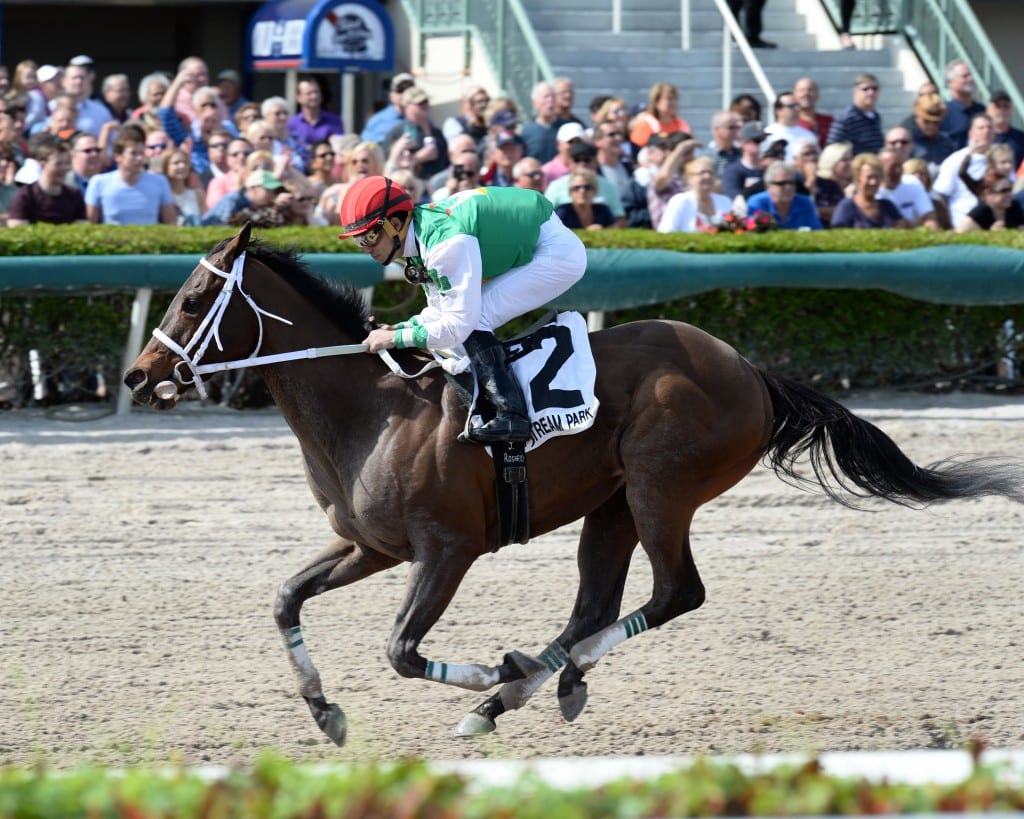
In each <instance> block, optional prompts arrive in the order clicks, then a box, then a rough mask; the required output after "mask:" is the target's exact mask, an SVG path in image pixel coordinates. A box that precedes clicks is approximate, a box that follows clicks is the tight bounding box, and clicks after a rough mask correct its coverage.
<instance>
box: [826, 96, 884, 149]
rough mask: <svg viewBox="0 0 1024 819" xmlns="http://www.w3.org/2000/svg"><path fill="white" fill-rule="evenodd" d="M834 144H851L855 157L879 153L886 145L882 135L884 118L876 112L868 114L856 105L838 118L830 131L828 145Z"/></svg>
mask: <svg viewBox="0 0 1024 819" xmlns="http://www.w3.org/2000/svg"><path fill="white" fill-rule="evenodd" d="M833 142H849V143H850V144H852V145H853V155H854V156H856V155H857V154H863V153H877V152H878V151H880V150H881V149H882V146H883V145H885V137H884V136H883V135H882V118H881V117H880V116H878V114H877V113H876V112H872V113H870V114H869V113H867V112H865V111H862V110H861V109H860V108H858V107H857V106H856V105H851V106H849V107H848V108H847V109H846V110H845V111H843V113H841V114H840V115H839V116H838V117H836V119H835V122H833V123H832V127H831V128H829V129H828V140H827V144H829V145H831V144H832V143H833Z"/></svg>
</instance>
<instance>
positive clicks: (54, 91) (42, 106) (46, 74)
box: [25, 65, 63, 133]
mask: <svg viewBox="0 0 1024 819" xmlns="http://www.w3.org/2000/svg"><path fill="white" fill-rule="evenodd" d="M62 73H63V72H62V70H61V69H60V68H57V66H55V65H41V66H39V68H37V69H36V79H37V80H38V81H39V85H37V86H36V87H35V88H33V89H32V90H31V91H29V92H28V102H27V104H26V106H25V131H26V133H31V132H32V128H33V126H35V125H37V124H39V123H41V122H46V119H47V117H49V116H50V100H52V99H54V98H55V97H56V96H57V95H58V94H59V93H60V92H61V88H60V81H61V74H62Z"/></svg>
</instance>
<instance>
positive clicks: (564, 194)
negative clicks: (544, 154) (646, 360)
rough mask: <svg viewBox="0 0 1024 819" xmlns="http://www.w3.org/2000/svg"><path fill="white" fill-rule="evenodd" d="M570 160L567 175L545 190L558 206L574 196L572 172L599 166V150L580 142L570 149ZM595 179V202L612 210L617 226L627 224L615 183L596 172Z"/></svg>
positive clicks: (552, 201) (593, 168)
mask: <svg viewBox="0 0 1024 819" xmlns="http://www.w3.org/2000/svg"><path fill="white" fill-rule="evenodd" d="M569 162H570V164H571V170H570V172H569V173H568V174H566V175H565V176H561V177H559V178H558V179H556V180H555V181H554V182H552V183H551V184H550V185H548V186H547V188H545V190H544V196H546V197H547V198H548V200H549V201H550V202H551V204H553V205H554V206H555V207H556V208H557V207H558V206H559V205H565V204H568V203H569V202H571V201H572V196H571V194H570V192H569V180H570V179H571V178H572V174H573V173H574V172H575V171H578V170H580V169H587V170H591V171H594V170H595V169H596V167H597V151H596V150H595V148H594V146H593V145H591V144H590V143H589V142H579V143H576V144H575V145H573V146H572V148H571V149H570V150H569ZM595 179H596V180H597V181H596V183H595V184H596V185H597V191H596V192H595V193H596V195H595V198H594V201H595V202H603V203H604V204H606V205H607V206H608V209H609V210H611V212H612V215H613V216H614V217H615V227H625V226H626V209H625V208H624V207H623V206H622V200H621V199H620V198H619V191H618V189H617V188H616V187H615V183H614V182H611V181H610V180H608V179H605V178H604V177H603V176H598V175H597V174H596V172H595Z"/></svg>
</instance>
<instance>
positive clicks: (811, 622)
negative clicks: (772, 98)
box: [0, 394, 1024, 766]
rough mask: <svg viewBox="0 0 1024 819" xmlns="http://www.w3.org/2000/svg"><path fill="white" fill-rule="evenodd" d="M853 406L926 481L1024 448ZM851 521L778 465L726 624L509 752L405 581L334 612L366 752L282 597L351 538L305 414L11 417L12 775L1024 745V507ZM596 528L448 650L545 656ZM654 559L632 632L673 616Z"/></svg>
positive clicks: (314, 646)
mask: <svg viewBox="0 0 1024 819" xmlns="http://www.w3.org/2000/svg"><path fill="white" fill-rule="evenodd" d="M849 404H850V405H851V406H852V407H853V408H854V409H856V410H857V411H858V412H860V413H861V414H863V415H865V416H866V417H869V418H871V419H872V420H874V421H875V422H876V423H878V424H879V425H880V426H881V427H882V428H883V429H885V430H886V431H887V432H889V433H890V434H891V435H892V436H893V437H894V438H895V439H896V440H897V441H898V442H899V443H900V445H901V446H903V447H904V449H905V450H906V451H907V452H908V453H909V454H910V455H911V456H912V457H914V458H915V460H917V461H918V462H919V463H920V462H931V461H934V460H937V459H939V458H943V457H946V456H949V455H953V454H957V453H977V454H1017V455H1021V454H1024V400H1021V399H1017V398H994V397H986V396H973V395H967V396H961V395H954V396H943V397H924V396H900V395H892V394H886V395H881V396H865V397H862V398H861V399H859V400H854V401H851V402H849ZM876 508H877V511H873V512H859V511H851V510H848V509H845V508H843V507H841V506H839V505H838V504H835V503H832V502H830V501H828V500H827V499H825V498H823V497H820V496H816V495H810V494H807V493H804V492H801V491H799V490H797V489H794V488H792V487H790V486H788V485H786V484H784V483H783V482H781V481H780V480H778V479H777V478H776V477H775V476H774V475H773V474H772V473H770V472H768V471H767V470H765V469H763V468H759V469H758V470H757V471H756V472H755V473H754V474H753V475H751V476H750V477H748V478H747V479H746V480H745V481H744V482H743V483H741V484H740V485H739V486H738V487H736V488H735V489H733V490H732V491H731V492H729V493H727V494H726V495H725V496H724V497H722V498H719V499H718V500H716V501H715V502H713V503H712V504H710V505H708V506H707V507H705V508H704V509H703V510H701V512H699V513H698V515H697V518H696V520H695V523H694V551H695V555H696V559H697V563H698V566H699V567H700V569H701V572H702V576H703V579H704V582H705V584H706V586H707V590H708V598H707V602H706V604H705V606H704V607H703V608H702V609H700V610H698V611H697V612H694V613H691V614H688V615H686V616H684V617H682V618H680V619H678V620H676V621H674V622H672V623H670V624H668V625H666V626H664V627H662V628H661V629H658V630H656V631H652V632H649V633H646V634H643V635H641V636H640V637H638V638H637V639H635V640H630V641H628V642H627V643H625V644H623V645H621V646H619V647H617V648H616V649H614V650H613V651H612V652H611V654H610V655H609V656H608V657H606V658H605V659H604V660H603V661H602V662H601V663H600V664H599V665H598V666H597V668H595V669H594V670H593V671H592V672H591V673H590V674H589V675H588V681H589V684H590V703H589V705H588V707H587V709H586V710H585V711H584V712H583V714H582V715H581V717H580V718H579V719H578V720H577V721H576V722H575V723H573V724H566V723H565V722H563V720H562V719H561V717H560V715H559V712H558V707H557V702H556V697H555V684H554V681H551V682H548V683H547V684H546V685H545V686H544V687H543V688H542V689H541V690H540V692H539V693H538V694H537V696H535V697H534V699H533V700H532V701H531V702H530V703H529V704H528V705H527V706H526V707H525V708H523V709H522V710H520V711H518V712H515V713H510V714H507V715H505V716H504V717H502V718H501V719H500V720H499V723H498V731H497V733H495V734H492V735H490V736H488V737H485V738H482V739H475V740H467V739H459V738H456V737H454V736H453V734H452V729H453V728H454V726H455V725H456V724H457V723H458V721H459V719H460V718H461V717H462V716H463V714H464V713H466V712H467V711H469V710H470V709H471V708H472V707H474V706H475V705H476V704H477V703H478V702H479V701H480V700H481V699H482V698H483V696H484V695H482V694H476V693H473V692H468V691H462V690H460V689H456V688H451V687H447V686H442V685H439V684H433V683H427V682H424V681H419V680H404V679H401V678H399V677H398V675H397V674H396V673H395V672H394V671H393V670H392V669H391V667H390V666H389V664H388V661H387V658H386V656H385V644H386V640H387V635H388V631H389V629H390V627H391V624H392V622H393V620H394V616H395V612H396V611H397V608H398V605H399V600H400V598H401V594H402V588H403V583H404V577H405V571H404V568H403V567H400V568H398V569H395V570H392V571H390V572H387V573H384V574H381V575H377V576H375V577H371V578H369V579H367V580H364V581H362V582H360V583H357V584H355V585H354V586H351V587H349V588H348V589H341V590H337V591H334V592H332V593H330V594H328V595H325V596H324V597H322V598H318V599H315V600H313V601H310V602H309V603H308V604H307V606H306V608H305V609H304V618H303V621H304V631H305V637H306V642H307V645H308V646H309V649H310V652H311V655H312V657H313V659H314V661H315V662H316V663H317V664H318V666H319V669H320V671H321V674H322V677H323V681H324V685H325V690H326V692H327V694H328V697H329V698H330V699H332V700H334V701H336V702H338V703H339V704H340V705H341V706H342V707H343V708H344V709H345V711H346V712H347V714H348V717H349V743H348V745H347V746H346V747H345V748H342V749H337V748H335V747H334V746H333V745H330V744H329V743H328V742H327V740H326V739H325V738H324V737H323V736H322V734H320V732H319V731H318V730H317V728H316V726H315V725H314V723H313V721H312V719H311V718H310V716H309V713H308V711H307V710H306V707H305V705H304V703H303V702H302V701H301V699H300V698H299V697H298V695H297V694H296V693H295V692H294V684H293V679H292V674H291V671H290V669H289V666H288V664H287V660H286V657H285V652H284V650H283V647H282V644H281V640H280V637H279V636H278V634H277V631H276V628H275V626H274V622H273V619H272V616H271V606H272V602H273V599H274V595H275V592H276V589H277V586H278V584H279V583H280V582H281V581H282V580H283V579H285V578H286V577H287V576H289V575H290V574H291V573H292V572H293V571H295V570H296V569H297V568H298V567H299V566H300V565H301V564H303V563H304V562H305V561H306V560H307V559H308V558H310V557H311V556H312V555H313V554H314V553H315V552H316V551H317V550H318V549H319V548H320V547H321V546H322V545H323V544H325V543H326V542H327V540H328V539H329V530H328V527H327V524H326V520H325V518H324V517H323V515H322V514H321V513H320V511H319V510H318V509H317V508H316V506H315V505H314V503H313V500H312V497H311V495H310V493H309V491H308V490H307V488H306V485H305V481H304V478H303V475H302V469H301V465H300V461H299V454H298V446H297V444H296V442H295V440H294V439H293V437H292V436H291V434H290V432H289V431H288V430H287V428H286V427H285V426H284V424H283V422H282V421H281V420H280V419H279V417H278V416H277V415H276V414H273V413H262V412H247V413H222V412H214V411H205V410H202V409H201V408H198V407H196V406H194V405H185V406H182V407H179V408H178V410H175V411H174V412H173V413H169V414H163V415H157V414H153V413H144V412H141V411H136V412H134V413H133V414H132V415H131V416H130V418H127V419H119V418H115V417H107V418H104V419H101V420H99V421H92V422H88V423H68V422H61V421H55V420H53V419H51V418H47V417H45V416H43V415H39V414H32V413H28V412H16V413H4V414H2V415H0V535H2V538H0V543H2V557H0V561H2V562H0V628H2V633H0V637H2V639H0V764H5V763H26V762H30V761H33V760H45V761H47V762H49V763H50V764H53V765H58V766H70V765H72V764H75V763H77V762H81V761H95V762H104V763H110V764H128V763H137V762H149V763H162V762H166V761H168V760H178V759H180V760H182V761H184V762H186V763H189V764H201V763H215V764H227V763H232V762H245V761H248V760H251V759H252V758H253V757H255V756H256V755H257V754H258V753H259V752H260V751H261V750H263V749H265V748H269V747H273V748H276V749H278V750H279V751H281V752H282V753H284V754H286V755H287V756H289V757H291V758H295V759H309V760H325V761H334V760H370V759H393V758H396V757H399V756H403V755H419V756H424V757H427V758H430V759H457V758H478V757H505V758H529V757H540V756H566V755H573V756H587V755H595V756H597V755H637V754H647V755H662V754H694V753H727V752H751V751H754V752H756V751H763V752H774V751H780V752H784V751H795V752H804V751H815V750H822V751H825V750H855V749H909V748H938V747H958V746H959V745H960V744H961V743H962V742H963V741H964V740H965V739H966V738H968V737H970V736H974V735H978V736H982V737H985V738H986V739H987V740H988V741H989V742H990V743H991V744H992V745H993V746H995V747H1004V748H1008V747H1020V746H1022V745H1024V661H1022V656H1024V653H1022V643H1024V636H1022V635H1024V606H1022V605H1021V589H1022V587H1024V582H1022V581H1024V555H1022V546H1021V544H1022V535H1021V533H1022V530H1024V526H1022V523H1024V508H1022V507H1019V506H1015V505H1013V504H1011V503H1009V502H1007V501H1004V500H999V499H987V500H982V501H971V502H962V503H958V504H955V505H949V506H945V507H935V508H933V509H931V510H926V511H910V510H905V509H901V508H899V507H889V506H879V507H876ZM577 534H578V527H577V526H570V527H566V528H564V529H562V530H560V531H558V532H556V533H554V534H551V535H548V536H545V537H542V538H539V539H536V540H535V541H533V542H532V543H530V544H529V545H527V546H514V547H510V548H508V549H506V550H504V551H502V552H500V553H498V554H497V555H493V556H490V557H487V558H485V559H483V560H481V561H480V562H479V563H478V564H477V565H476V566H475V567H474V569H473V570H472V571H471V572H470V574H469V576H468V578H467V579H466V581H465V583H464V584H463V586H462V588H461V590H460V592H459V594H458V595H457V597H456V598H455V601H454V602H453V604H452V605H451V607H450V608H449V610H448V612H447V613H446V615H445V616H444V618H443V619H442V620H441V622H440V623H439V624H438V626H437V627H436V628H435V630H434V631H433V632H432V633H431V634H430V635H429V636H428V638H427V640H426V641H425V643H424V644H423V647H422V650H423V652H424V654H425V655H426V656H427V657H428V658H430V659H433V660H446V661H451V662H486V663H494V662H497V661H499V658H500V657H501V655H502V654H503V653H504V652H506V651H508V650H510V649H512V648H520V649H523V650H526V651H529V652H536V651H538V650H539V649H540V648H542V647H543V646H544V645H546V644H547V643H548V642H549V641H550V640H551V639H552V638H553V637H554V636H555V635H556V634H557V633H558V632H559V631H560V629H561V627H562V625H563V623H564V620H565V618H566V617H567V615H568V612H569V609H570V607H571V605H572V599H573V596H574V593H575V583H576V574H575V562H574V561H575V540H576V537H577ZM648 593H649V572H648V568H647V562H646V559H645V558H644V557H643V554H642V551H640V550H638V554H637V556H636V557H635V559H634V565H633V571H632V574H631V579H630V583H629V586H628V587H627V592H626V601H625V604H624V608H623V611H624V612H628V611H631V610H633V609H634V608H635V607H636V606H638V605H639V604H641V603H642V602H643V601H644V600H646V598H647V596H648Z"/></svg>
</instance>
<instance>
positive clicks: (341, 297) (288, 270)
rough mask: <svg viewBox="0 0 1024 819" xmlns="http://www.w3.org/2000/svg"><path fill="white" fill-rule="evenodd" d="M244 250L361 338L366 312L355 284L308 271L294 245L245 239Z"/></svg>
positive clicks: (364, 326) (347, 332)
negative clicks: (337, 280) (246, 240)
mask: <svg viewBox="0 0 1024 819" xmlns="http://www.w3.org/2000/svg"><path fill="white" fill-rule="evenodd" d="M228 241H230V239H226V240H225V241H223V242H221V243H220V244H219V245H217V247H215V248H214V250H213V252H214V253H216V252H217V251H218V250H221V249H222V248H223V247H224V245H226V244H227V242H228ZM246 253H248V254H249V256H251V257H252V258H253V259H255V260H256V261H258V262H261V263H262V264H264V265H266V266H267V267H268V268H270V269H271V270H273V271H274V272H275V273H276V274H277V275H279V276H280V277H281V278H282V279H284V280H285V281H286V282H288V284H290V285H291V286H292V287H294V288H295V290H297V291H298V293H299V295H300V296H302V297H303V298H304V299H306V301H308V302H309V303H310V305H312V306H313V307H315V308H316V309H318V310H320V312H322V313H323V314H324V315H325V316H326V317H327V318H328V319H330V321H331V322H332V323H333V324H334V325H335V326H336V327H337V328H338V329H339V330H341V331H342V332H343V333H345V334H346V335H347V336H350V337H351V338H354V339H356V340H357V341H361V340H362V339H363V337H364V336H365V335H366V322H367V320H368V319H369V317H370V312H369V308H368V307H367V306H366V302H365V301H364V300H363V297H362V295H361V294H360V293H359V291H358V290H357V289H356V288H355V286H353V285H352V284H350V283H349V282H335V281H329V280H327V279H321V278H320V277H319V276H316V275H315V274H313V273H311V272H310V270H309V267H308V266H307V265H306V264H305V263H304V262H302V261H300V260H299V253H298V251H297V250H296V249H295V248H280V247H274V246H272V245H267V244H264V243H263V242H261V241H259V240H258V239H253V240H251V241H250V242H249V246H248V247H247V248H246Z"/></svg>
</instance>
